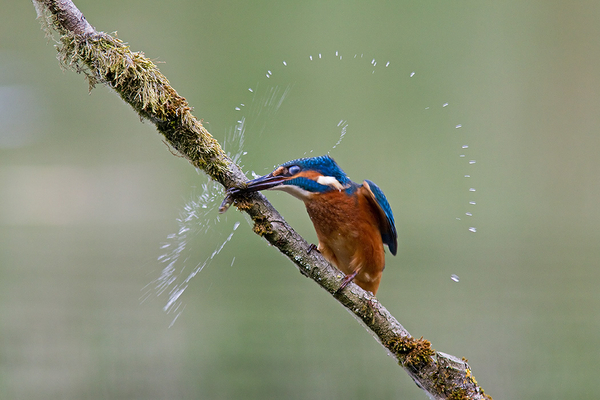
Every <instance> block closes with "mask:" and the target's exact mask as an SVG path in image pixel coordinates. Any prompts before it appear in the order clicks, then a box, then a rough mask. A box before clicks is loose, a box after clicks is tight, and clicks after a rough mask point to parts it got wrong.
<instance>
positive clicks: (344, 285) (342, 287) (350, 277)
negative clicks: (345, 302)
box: [336, 269, 360, 293]
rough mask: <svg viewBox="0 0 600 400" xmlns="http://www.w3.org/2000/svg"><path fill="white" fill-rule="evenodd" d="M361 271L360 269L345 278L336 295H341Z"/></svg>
mask: <svg viewBox="0 0 600 400" xmlns="http://www.w3.org/2000/svg"><path fill="white" fill-rule="evenodd" d="M359 271H360V269H357V270H356V271H354V272H353V273H351V274H350V275H346V277H345V278H344V280H343V281H342V284H341V285H340V287H339V288H338V290H336V293H340V292H341V291H342V290H344V288H345V287H346V286H348V284H349V283H350V282H352V280H353V279H354V278H356V275H358V272H359Z"/></svg>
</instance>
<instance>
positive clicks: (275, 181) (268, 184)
mask: <svg viewBox="0 0 600 400" xmlns="http://www.w3.org/2000/svg"><path fill="white" fill-rule="evenodd" d="M284 180H285V177H283V176H281V175H279V176H273V174H272V173H270V174H268V175H265V176H261V177H260V178H256V179H252V180H251V181H248V182H246V186H245V187H242V188H231V189H229V193H230V194H233V195H235V194H238V193H242V192H258V191H260V190H266V189H271V188H272V187H275V186H278V185H280V184H281V183H282V182H283V181H284Z"/></svg>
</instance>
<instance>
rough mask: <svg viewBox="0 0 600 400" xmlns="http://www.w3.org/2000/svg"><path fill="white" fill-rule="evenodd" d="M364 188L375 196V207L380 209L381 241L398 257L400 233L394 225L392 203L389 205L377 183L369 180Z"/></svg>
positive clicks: (364, 184)
mask: <svg viewBox="0 0 600 400" xmlns="http://www.w3.org/2000/svg"><path fill="white" fill-rule="evenodd" d="M363 186H365V187H366V189H368V190H369V191H370V192H371V194H372V195H373V199H372V200H374V202H373V203H374V205H375V206H376V207H377V208H378V210H379V213H380V214H381V217H382V218H381V221H380V226H379V231H380V232H381V239H382V240H383V243H385V244H387V246H388V247H389V249H390V253H392V254H393V255H396V251H397V250H398V233H397V232H396V224H395V223H394V214H393V213H392V208H391V207H390V203H388V201H387V199H386V197H385V195H384V194H383V192H382V191H381V189H379V186H377V185H376V184H375V183H373V182H372V181H369V180H365V182H364V183H363Z"/></svg>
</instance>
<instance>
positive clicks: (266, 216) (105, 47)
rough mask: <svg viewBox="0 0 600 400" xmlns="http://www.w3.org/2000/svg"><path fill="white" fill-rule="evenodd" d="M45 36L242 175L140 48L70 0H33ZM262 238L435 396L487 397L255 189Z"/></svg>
mask: <svg viewBox="0 0 600 400" xmlns="http://www.w3.org/2000/svg"><path fill="white" fill-rule="evenodd" d="M33 4H34V6H35V8H36V10H37V13H38V17H39V18H40V19H41V21H42V24H43V26H44V27H45V29H46V31H47V34H48V35H50V36H51V35H53V34H54V33H55V32H56V33H58V35H59V38H58V40H57V49H58V59H59V61H60V63H61V65H62V66H63V67H65V68H69V69H73V70H75V71H77V72H79V73H83V74H85V75H86V76H87V78H88V81H89V84H90V88H93V87H94V86H95V85H96V84H98V83H102V84H105V85H106V86H108V87H110V88H111V89H113V90H114V91H115V92H116V93H117V94H118V95H119V96H120V97H121V98H122V99H123V100H124V101H125V102H127V103H128V104H129V105H131V107H133V109H134V110H135V111H136V112H137V113H138V114H139V115H140V117H142V118H144V119H147V120H149V121H151V122H152V123H154V124H155V125H156V127H157V129H158V131H159V132H160V133H161V134H162V135H163V136H164V138H165V141H166V143H168V144H169V146H171V147H172V148H173V149H174V150H175V151H176V152H177V153H178V154H180V155H181V156H182V157H184V158H186V159H187V160H188V161H189V162H190V163H191V164H192V165H193V166H195V167H196V168H200V169H202V170H203V171H205V172H206V173H207V174H208V176H210V177H211V179H213V180H215V181H217V182H219V183H221V184H222V185H223V186H224V187H225V188H229V187H232V186H239V185H240V184H242V183H243V182H245V181H246V177H245V176H244V174H243V172H242V171H241V169H240V168H239V167H238V166H237V165H236V164H235V163H233V162H232V160H231V159H230V158H229V157H227V155H226V154H225V153H224V152H223V150H222V148H221V146H220V145H219V143H218V142H217V141H216V140H215V139H214V138H213V137H212V136H211V135H210V133H209V132H208V131H207V130H206V129H205V128H204V126H202V123H201V121H199V120H198V119H196V118H195V117H194V116H193V115H192V113H191V108H190V106H189V105H188V103H187V101H186V99H185V98H183V97H182V96H180V95H179V94H178V93H177V92H176V91H175V89H173V87H171V85H170V84H169V81H168V80H167V78H166V77H165V76H164V75H163V74H162V73H161V72H160V71H159V70H158V68H157V67H156V65H154V63H152V61H150V60H149V59H148V58H146V57H145V56H144V54H143V53H141V52H132V51H131V50H130V49H129V46H127V45H126V44H125V43H124V42H122V41H121V40H119V39H117V38H115V37H113V36H110V35H108V34H106V33H103V32H98V31H96V30H95V29H94V27H93V26H92V25H90V24H89V23H88V22H87V20H86V19H85V17H84V16H83V14H82V13H81V12H80V11H79V10H78V9H77V7H76V6H75V5H74V4H73V3H72V2H71V1H70V0H33ZM235 205H236V206H237V207H238V209H240V210H242V211H244V212H247V213H248V214H249V215H250V216H251V217H252V219H253V221H254V232H256V233H257V234H259V235H261V236H262V237H264V238H265V239H266V240H268V241H269V243H271V244H272V245H273V246H275V247H277V248H278V249H279V251H281V252H282V253H283V254H285V255H286V256H287V257H289V258H290V260H292V261H293V262H294V264H296V266H297V267H298V269H299V270H300V272H301V273H302V274H303V275H305V276H307V277H310V278H311V279H312V280H314V281H315V282H316V283H317V284H319V285H320V286H321V287H322V288H324V289H325V290H327V291H328V292H329V293H331V294H332V295H333V296H334V297H335V298H336V299H337V300H338V301H339V302H340V303H341V304H343V305H344V306H345V307H346V308H347V309H348V310H350V311H351V312H352V313H353V314H354V315H355V316H356V317H357V319H358V320H359V321H361V322H362V323H363V324H364V325H366V326H367V327H368V328H369V329H370V330H371V331H372V332H373V333H374V334H375V335H376V337H377V338H378V340H379V341H380V343H381V344H382V345H383V346H384V347H385V348H386V349H388V350H389V352H390V353H391V354H392V355H393V356H394V357H395V358H396V359H397V360H398V363H399V364H400V365H401V366H402V367H403V368H404V369H405V370H406V372H407V373H408V374H409V375H410V376H411V378H412V379H413V380H414V381H415V383H416V384H417V385H418V386H419V387H421V388H422V389H423V390H425V391H426V392H427V393H428V394H429V396H430V397H431V398H435V399H491V397H489V396H487V395H485V394H484V392H483V389H481V387H480V386H479V385H478V384H477V381H475V378H474V377H473V375H472V374H471V369H470V367H469V365H468V364H467V363H466V361H465V360H460V359H458V358H456V357H454V356H450V355H448V354H444V353H441V352H437V351H435V350H433V349H432V348H431V344H430V343H429V341H427V340H424V339H423V338H420V339H416V338H413V337H412V336H411V335H410V334H409V333H408V331H406V330H405V329H404V327H402V325H400V323H399V322H398V321H397V320H396V319H395V318H394V317H393V316H392V315H391V314H390V313H389V312H388V311H387V310H386V309H385V308H384V307H383V305H381V303H379V302H378V300H377V298H375V296H373V295H372V294H370V293H369V292H365V291H364V290H362V289H361V288H360V287H358V286H356V285H354V284H350V285H348V287H347V288H346V289H345V290H343V291H342V292H341V293H337V288H338V287H339V285H340V283H341V281H342V280H343V276H342V274H341V273H340V272H339V271H338V270H337V269H335V268H333V267H332V266H331V265H330V264H329V263H328V262H327V261H325V259H324V258H323V257H322V256H321V255H320V254H319V253H318V252H314V251H313V252H310V251H308V250H309V245H308V243H307V242H306V241H305V240H304V239H303V238H302V237H301V236H300V235H298V234H297V233H296V232H295V231H294V230H293V229H292V228H291V227H290V226H289V225H288V224H287V223H286V222H285V221H284V219H283V218H282V217H281V215H279V213H278V212H277V210H275V209H274V208H273V207H272V206H271V204H270V203H269V202H268V201H267V200H266V198H265V197H264V196H262V195H261V194H260V193H253V194H251V195H248V196H247V197H244V198H241V199H238V200H237V201H236V202H235Z"/></svg>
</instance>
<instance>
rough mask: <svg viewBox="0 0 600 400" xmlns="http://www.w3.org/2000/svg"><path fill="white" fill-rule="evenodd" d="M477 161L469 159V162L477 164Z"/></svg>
mask: <svg viewBox="0 0 600 400" xmlns="http://www.w3.org/2000/svg"><path fill="white" fill-rule="evenodd" d="M476 162H477V161H475V160H469V164H475V163H476Z"/></svg>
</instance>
